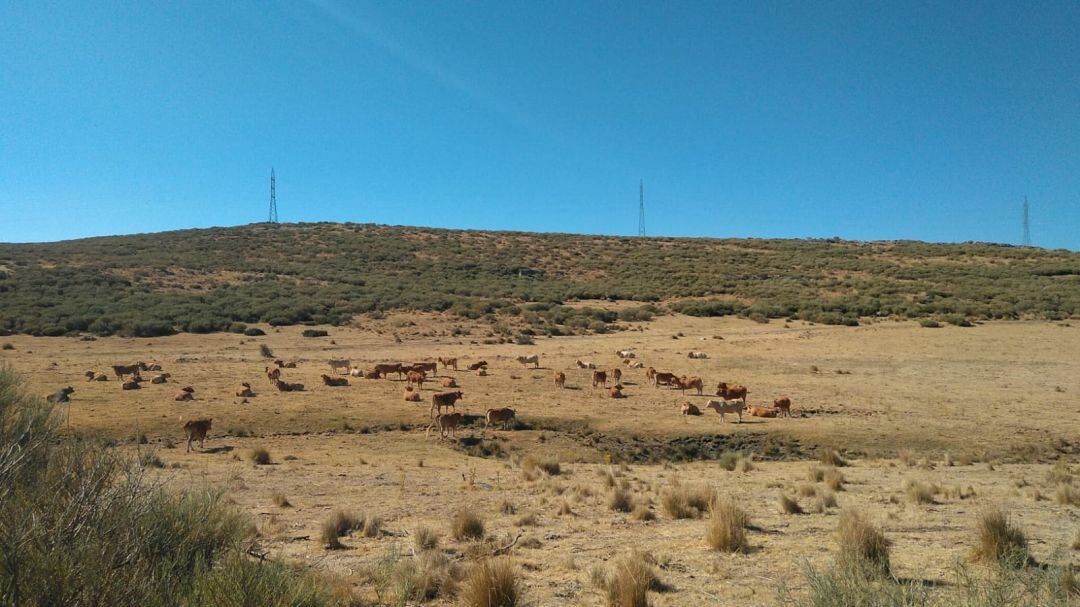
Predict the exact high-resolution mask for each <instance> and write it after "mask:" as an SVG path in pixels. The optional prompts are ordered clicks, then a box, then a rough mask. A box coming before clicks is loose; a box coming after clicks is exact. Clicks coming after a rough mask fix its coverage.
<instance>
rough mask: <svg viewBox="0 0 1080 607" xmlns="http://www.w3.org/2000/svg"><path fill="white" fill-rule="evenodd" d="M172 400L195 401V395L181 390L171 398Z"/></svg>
mask: <svg viewBox="0 0 1080 607" xmlns="http://www.w3.org/2000/svg"><path fill="white" fill-rule="evenodd" d="M173 400H175V401H181V402H182V401H186V400H195V394H193V393H192V392H188V391H187V390H181V391H179V392H177V393H176V395H175V396H173Z"/></svg>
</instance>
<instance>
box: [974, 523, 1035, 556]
mask: <svg viewBox="0 0 1080 607" xmlns="http://www.w3.org/2000/svg"><path fill="white" fill-rule="evenodd" d="M975 533H976V544H975V548H974V549H973V551H972V553H971V558H972V560H974V561H982V562H990V563H997V564H1000V565H1004V566H1007V567H1020V566H1023V565H1026V564H1027V563H1028V562H1029V561H1030V560H1031V556H1030V555H1029V554H1028V546H1027V538H1025V537H1024V532H1023V531H1021V530H1020V529H1019V528H1017V527H1014V526H1013V525H1012V523H1011V522H1010V521H1009V518H1008V516H1007V515H1006V514H1005V513H1004V512H1003V511H1002V510H1000V509H992V510H988V511H986V512H983V513H982V514H981V515H979V520H978V521H977V523H976V526H975Z"/></svg>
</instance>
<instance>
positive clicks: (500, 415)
mask: <svg viewBox="0 0 1080 607" xmlns="http://www.w3.org/2000/svg"><path fill="white" fill-rule="evenodd" d="M515 415H517V412H516V411H514V410H513V409H511V408H509V407H503V408H501V409H488V410H487V415H486V416H485V417H484V428H487V427H489V426H491V424H502V427H503V430H506V429H508V427H509V425H510V422H512V421H514V416H515Z"/></svg>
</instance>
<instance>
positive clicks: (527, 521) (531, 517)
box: [514, 512, 540, 527]
mask: <svg viewBox="0 0 1080 607" xmlns="http://www.w3.org/2000/svg"><path fill="white" fill-rule="evenodd" d="M539 523H540V521H539V520H538V519H537V518H536V514H534V513H532V512H530V513H529V514H523V515H521V516H519V517H517V518H516V519H514V526H515V527H535V526H536V525H538V524H539Z"/></svg>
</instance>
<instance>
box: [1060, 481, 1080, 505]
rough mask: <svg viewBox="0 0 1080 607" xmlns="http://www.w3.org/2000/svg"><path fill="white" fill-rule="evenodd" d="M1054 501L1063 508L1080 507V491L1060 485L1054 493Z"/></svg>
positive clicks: (1063, 484)
mask: <svg viewBox="0 0 1080 607" xmlns="http://www.w3.org/2000/svg"><path fill="white" fill-rule="evenodd" d="M1054 501H1055V502H1057V503H1059V504H1061V505H1063V506H1080V489H1078V488H1076V487H1073V486H1072V485H1067V484H1065V483H1060V484H1058V486H1057V490H1056V491H1054Z"/></svg>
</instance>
